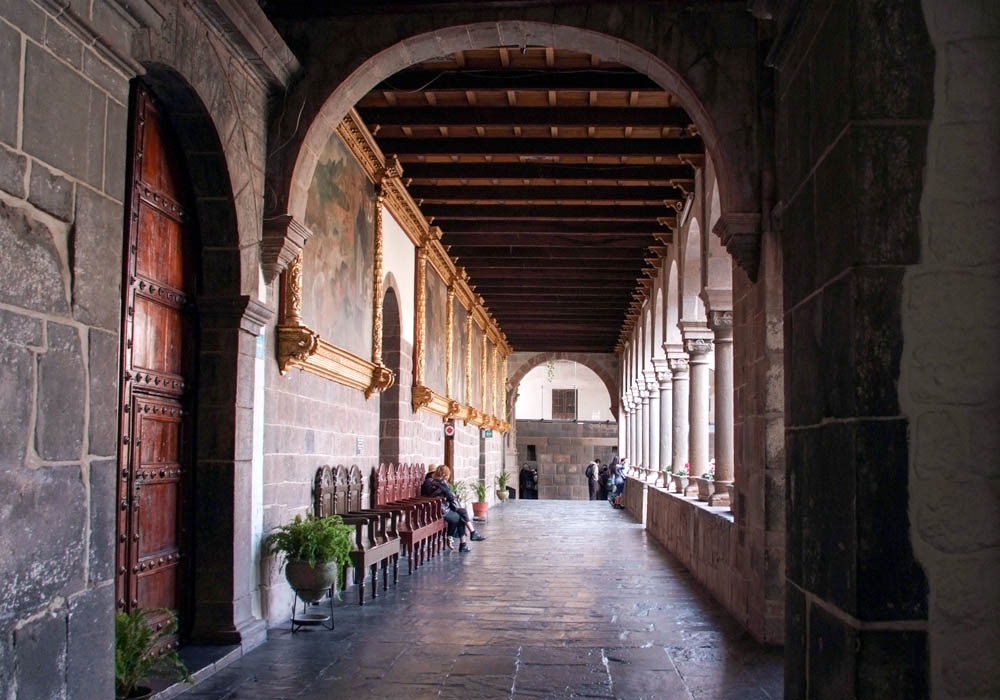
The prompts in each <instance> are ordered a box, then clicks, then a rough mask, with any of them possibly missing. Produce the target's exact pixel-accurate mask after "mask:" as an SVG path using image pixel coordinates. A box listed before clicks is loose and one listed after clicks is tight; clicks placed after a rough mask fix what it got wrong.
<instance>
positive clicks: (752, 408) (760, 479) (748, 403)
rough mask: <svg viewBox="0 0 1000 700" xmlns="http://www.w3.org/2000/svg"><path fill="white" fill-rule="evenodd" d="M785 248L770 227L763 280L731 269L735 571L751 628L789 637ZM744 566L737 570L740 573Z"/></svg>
mask: <svg viewBox="0 0 1000 700" xmlns="http://www.w3.org/2000/svg"><path fill="white" fill-rule="evenodd" d="M781 273H782V271H781V253H780V250H779V248H778V242H777V241H776V240H775V235H774V234H772V233H766V234H765V236H764V241H763V245H762V251H761V263H760V271H759V275H758V279H759V280H760V281H759V282H758V283H757V284H751V283H750V281H749V280H748V279H747V276H746V274H745V273H744V272H743V270H741V269H739V268H734V271H733V338H734V342H733V354H734V363H733V364H734V371H733V403H734V407H735V416H736V418H735V421H734V430H733V433H734V439H735V451H734V452H735V455H734V456H735V486H736V503H733V504H731V505H732V509H733V513H734V514H735V519H736V522H735V528H736V531H737V533H738V538H737V545H736V556H735V557H734V558H733V560H732V564H733V567H734V575H737V576H738V577H739V579H740V580H742V581H746V582H748V588H747V590H745V591H741V592H742V593H743V594H744V595H745V596H747V597H748V598H749V604H748V605H747V604H741V605H740V606H738V607H739V612H740V620H741V621H742V622H744V624H746V625H747V627H748V629H750V631H751V632H752V633H753V635H754V636H755V637H756V638H757V639H760V640H761V641H765V642H768V643H774V644H780V643H782V641H783V640H784V636H785V623H784V606H785V602H784V601H785V584H784V579H785V413H784V406H785V395H784V357H783V343H784V335H783V333H782V321H781V319H782V315H781V314H782V309H781ZM735 572H738V573H735Z"/></svg>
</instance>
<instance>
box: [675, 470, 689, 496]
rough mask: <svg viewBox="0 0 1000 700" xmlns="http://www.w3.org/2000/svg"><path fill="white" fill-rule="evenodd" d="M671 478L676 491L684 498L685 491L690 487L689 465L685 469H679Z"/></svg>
mask: <svg viewBox="0 0 1000 700" xmlns="http://www.w3.org/2000/svg"><path fill="white" fill-rule="evenodd" d="M671 478H672V479H673V482H674V491H675V492H676V493H679V494H681V495H682V496H683V495H684V489H686V488H687V485H688V465H687V464H685V465H684V466H683V467H677V469H675V470H674V472H673V476H672V477H671Z"/></svg>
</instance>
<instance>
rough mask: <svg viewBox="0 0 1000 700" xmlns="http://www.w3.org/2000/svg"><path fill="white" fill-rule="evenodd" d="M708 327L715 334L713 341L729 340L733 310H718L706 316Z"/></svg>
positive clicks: (731, 332) (730, 337)
mask: <svg viewBox="0 0 1000 700" xmlns="http://www.w3.org/2000/svg"><path fill="white" fill-rule="evenodd" d="M708 327H709V328H711V329H712V331H713V332H714V333H715V339H716V340H717V341H718V340H720V339H721V340H731V339H732V335H733V310H732V309H719V310H717V311H710V312H709V314H708Z"/></svg>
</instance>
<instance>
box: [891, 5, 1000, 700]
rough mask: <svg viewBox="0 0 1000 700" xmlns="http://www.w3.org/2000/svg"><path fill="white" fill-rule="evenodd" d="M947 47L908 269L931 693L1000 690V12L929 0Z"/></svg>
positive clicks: (906, 402)
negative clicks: (916, 257) (916, 260)
mask: <svg viewBox="0 0 1000 700" xmlns="http://www.w3.org/2000/svg"><path fill="white" fill-rule="evenodd" d="M922 6H923V8H924V15H925V20H926V22H927V29H928V31H929V33H930V36H931V40H932V42H933V45H934V50H935V55H936V64H937V65H936V70H935V74H934V111H933V117H932V121H931V125H930V130H929V133H928V142H927V168H926V171H925V172H924V180H925V185H924V190H923V195H922V198H921V202H920V215H921V227H920V246H921V262H920V264H919V265H916V266H914V267H911V268H910V269H909V270H908V271H907V273H906V276H905V278H904V290H903V301H902V323H903V329H904V342H903V352H902V358H901V365H902V366H901V371H900V373H901V376H900V386H899V398H900V402H901V403H902V406H903V408H904V411H905V413H906V415H907V416H908V418H909V429H910V454H909V470H908V471H909V493H910V503H909V508H908V513H909V517H910V523H911V538H912V540H913V543H914V549H915V551H916V554H917V557H918V559H919V561H920V563H921V565H922V566H923V568H924V570H925V571H926V572H927V578H928V582H929V588H930V596H929V600H928V619H929V621H930V632H929V640H928V642H929V646H930V657H931V663H930V673H929V675H930V680H931V696H932V697H934V698H941V699H942V700H954V699H957V698H972V697H1000V546H998V545H1000V526H998V517H997V513H998V512H1000V496H998V493H997V489H996V484H997V479H998V477H1000V430H998V426H1000V371H998V369H997V361H996V358H997V357H1000V306H998V305H1000V224H998V222H1000V129H998V128H997V125H998V124H1000V72H998V71H1000V12H998V10H997V6H996V3H991V2H986V1H985V0H983V1H978V2H965V3H952V2H947V0H932V1H925V2H923V3H922Z"/></svg>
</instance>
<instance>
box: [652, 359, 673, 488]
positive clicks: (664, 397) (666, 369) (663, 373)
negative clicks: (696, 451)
mask: <svg viewBox="0 0 1000 700" xmlns="http://www.w3.org/2000/svg"><path fill="white" fill-rule="evenodd" d="M653 366H654V367H655V368H656V381H657V383H658V384H659V392H660V426H659V433H660V434H659V440H658V442H659V445H660V447H659V455H660V461H659V462H658V463H657V466H656V468H657V469H659V470H660V471H661V472H665V471H667V467H669V466H671V462H670V460H671V459H672V458H673V455H672V454H671V451H672V450H673V444H674V441H673V435H672V434H671V429H672V426H673V424H674V414H673V403H672V398H673V382H672V381H671V375H670V366H669V365H668V364H667V360H666V359H665V358H656V359H654V360H653Z"/></svg>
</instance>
